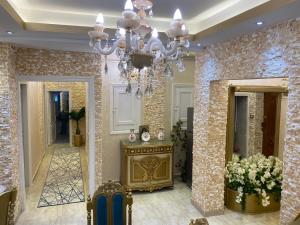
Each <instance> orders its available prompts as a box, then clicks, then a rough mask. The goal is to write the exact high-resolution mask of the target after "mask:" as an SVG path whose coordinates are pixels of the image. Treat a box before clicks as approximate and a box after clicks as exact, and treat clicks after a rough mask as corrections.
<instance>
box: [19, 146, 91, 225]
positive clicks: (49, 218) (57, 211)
mask: <svg viewBox="0 0 300 225" xmlns="http://www.w3.org/2000/svg"><path fill="white" fill-rule="evenodd" d="M74 149H75V151H74ZM76 152H77V153H80V159H81V162H80V163H81V168H82V176H83V188H84V195H85V196H87V195H86V193H87V190H88V187H87V183H88V182H87V179H88V171H87V168H88V167H87V159H86V152H85V148H84V147H81V148H71V147H69V146H68V145H66V144H54V145H52V146H51V147H49V148H48V149H47V150H46V153H45V156H44V158H43V160H42V162H41V165H40V168H39V170H38V173H37V175H36V177H35V179H34V182H33V184H32V185H31V186H30V187H29V188H26V209H25V211H24V212H23V213H22V214H21V215H20V217H19V219H18V222H17V225H31V224H32V225H33V224H37V221H38V224H44V225H46V224H47V225H50V224H83V223H84V222H85V218H86V210H85V202H82V203H74V204H65V205H56V206H48V207H42V206H45V202H44V201H41V202H40V198H41V193H42V191H43V189H44V184H45V181H46V179H47V182H48V181H51V182H53V181H55V182H57V181H65V182H66V183H68V180H67V179H68V176H73V175H74V174H70V173H69V171H68V170H70V169H71V165H67V164H66V163H69V162H67V161H63V160H65V159H66V158H68V157H64V159H63V158H62V155H63V154H69V155H70V153H71V155H73V156H72V157H71V158H69V159H70V160H71V159H74V154H75V158H76ZM50 164H51V165H50ZM62 165H65V166H64V168H63V170H61V169H60V168H59V167H60V166H62ZM68 168H69V169H68ZM49 170H54V171H56V172H55V173H52V174H54V176H51V175H50V176H49V174H51V173H50V172H49ZM64 170H66V171H65V172H66V173H65V174H64V173H63V172H64ZM52 172H53V171H52ZM57 188H58V189H59V187H58V184H57ZM52 193H53V192H52ZM43 194H44V193H43ZM44 196H46V197H48V196H47V195H44ZM38 205H39V206H40V208H38ZM74 212H76V213H74ZM75 221H76V222H75Z"/></svg>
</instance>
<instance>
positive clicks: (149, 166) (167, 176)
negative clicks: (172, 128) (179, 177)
mask: <svg viewBox="0 0 300 225" xmlns="http://www.w3.org/2000/svg"><path fill="white" fill-rule="evenodd" d="M173 149H174V148H173V144H172V142H171V141H170V140H165V141H157V140H152V141H149V142H142V141H137V142H134V143H130V142H129V141H128V140H122V141H121V183H122V185H125V186H126V187H127V188H130V189H131V190H139V191H150V192H151V191H153V190H156V189H161V188H164V187H173V159H174V150H173Z"/></svg>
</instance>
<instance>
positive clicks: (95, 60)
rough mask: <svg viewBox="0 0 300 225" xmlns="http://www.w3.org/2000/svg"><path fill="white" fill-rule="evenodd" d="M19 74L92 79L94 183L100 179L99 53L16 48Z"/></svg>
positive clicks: (100, 108) (17, 71) (97, 182)
mask: <svg viewBox="0 0 300 225" xmlns="http://www.w3.org/2000/svg"><path fill="white" fill-rule="evenodd" d="M16 55H17V60H16V73H17V74H18V75H19V76H23V75H27V76H54V77H62V76H72V77H74V76H80V77H91V78H93V79H94V90H95V149H96V159H95V161H96V185H97V186H98V185H100V184H101V182H102V118H101V117H102V116H101V115H102V107H101V102H102V98H101V96H102V95H101V92H102V82H101V80H102V79H101V56H100V55H97V54H91V53H80V52H66V51H54V50H41V49H30V48H17V51H16Z"/></svg>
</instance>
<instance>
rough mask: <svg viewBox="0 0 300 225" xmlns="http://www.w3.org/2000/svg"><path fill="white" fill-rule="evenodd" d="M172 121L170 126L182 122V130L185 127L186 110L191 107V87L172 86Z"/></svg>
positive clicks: (184, 85) (185, 85) (183, 85)
mask: <svg viewBox="0 0 300 225" xmlns="http://www.w3.org/2000/svg"><path fill="white" fill-rule="evenodd" d="M172 104H173V119H172V126H173V125H175V124H176V123H177V121H178V120H181V121H182V122H183V124H182V128H183V129H186V127H187V108H188V107H193V86H192V85H188V84H180V85H176V84H175V85H174V86H173V102H172Z"/></svg>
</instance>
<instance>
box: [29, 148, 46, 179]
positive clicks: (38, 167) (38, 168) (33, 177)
mask: <svg viewBox="0 0 300 225" xmlns="http://www.w3.org/2000/svg"><path fill="white" fill-rule="evenodd" d="M45 155H46V151H44V153H43V156H42V158H41V160H40V162H39V165H38V166H37V169H36V171H35V172H34V175H33V176H32V180H31V184H32V183H33V181H34V179H35V177H36V175H37V173H38V171H39V170H40V167H41V164H42V161H43V160H44V157H45Z"/></svg>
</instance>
